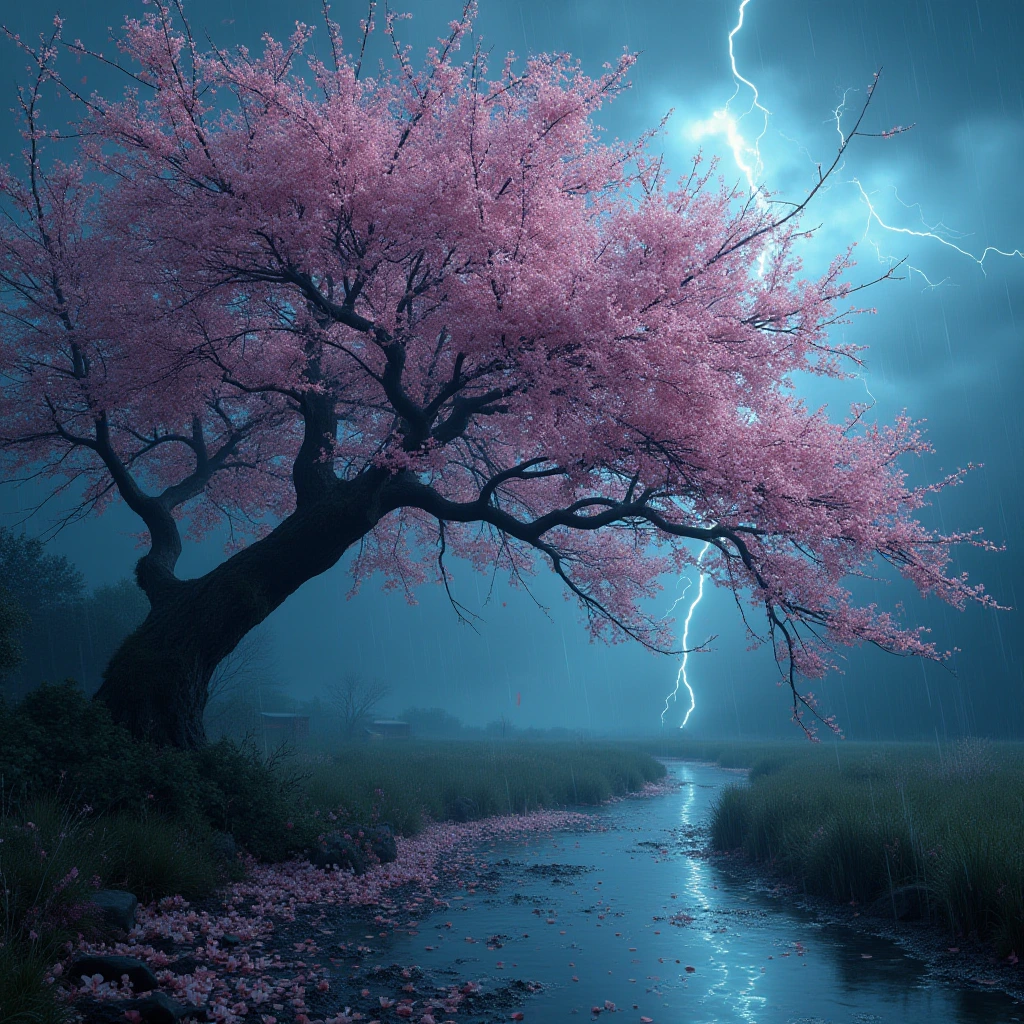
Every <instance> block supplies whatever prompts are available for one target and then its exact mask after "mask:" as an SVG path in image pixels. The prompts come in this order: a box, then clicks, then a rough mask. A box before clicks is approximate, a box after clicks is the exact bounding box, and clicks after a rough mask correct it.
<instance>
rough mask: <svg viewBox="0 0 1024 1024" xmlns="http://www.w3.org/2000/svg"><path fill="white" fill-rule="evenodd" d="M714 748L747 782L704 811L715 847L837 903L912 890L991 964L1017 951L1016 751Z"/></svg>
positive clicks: (1021, 789) (1023, 782) (1020, 918)
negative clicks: (979, 942) (745, 770)
mask: <svg viewBox="0 0 1024 1024" xmlns="http://www.w3.org/2000/svg"><path fill="white" fill-rule="evenodd" d="M722 750H723V752H725V753H726V754H727V759H729V760H731V761H732V762H733V763H734V764H738V765H744V764H745V766H747V767H749V768H750V772H749V784H748V785H745V786H734V787H730V788H729V789H727V790H726V791H725V792H724V793H723V794H722V796H721V798H720V799H719V801H718V803H717V805H716V807H715V810H714V815H713V819H712V843H713V845H714V846H715V847H716V848H717V849H719V850H731V849H737V848H739V849H742V850H743V851H744V852H745V853H746V854H747V856H749V857H750V858H751V859H753V860H754V861H756V862H758V863H761V864H766V865H769V866H771V867H772V868H773V869H775V870H777V871H779V872H781V873H783V874H785V875H787V876H788V877H790V878H792V879H794V880H795V881H796V882H798V883H799V884H800V885H802V886H803V887H804V888H805V889H806V891H808V892H810V893H813V894H816V895H820V896H824V897H827V898H829V899H833V900H836V901H840V902H844V903H849V902H851V901H852V902H854V903H856V904H859V905H864V904H870V903H872V902H873V901H876V900H879V899H880V898H885V897H887V896H891V894H892V893H893V892H894V891H895V890H898V889H900V888H901V887H904V886H913V887H914V889H913V894H914V898H915V899H919V900H920V901H921V902H922V903H923V904H924V907H925V911H926V912H927V913H928V914H929V915H930V916H932V917H933V918H934V919H935V920H936V921H937V922H939V923H942V924H944V925H945V926H947V927H948V928H950V929H951V931H952V932H953V934H954V935H956V936H968V937H972V936H973V937H976V938H979V939H983V940H991V941H992V942H993V943H994V944H995V946H996V948H997V950H998V951H999V952H1000V953H1001V954H1002V955H1006V954H1009V953H1010V952H1017V953H1021V952H1022V951H1024V748H1022V747H1020V746H1016V745H1010V744H994V743H988V742H985V741H979V740H966V741H961V742H959V743H957V744H954V745H951V746H949V747H946V748H938V749H937V748H936V747H933V746H928V745H924V744H920V745H918V744H905V745H899V746H897V745H892V746H889V745H869V744H845V743H844V744H841V745H839V746H838V747H826V746H822V747H811V746H809V745H807V746H800V747H794V748H786V749H783V750H781V751H780V750H779V749H778V748H776V749H775V750H774V751H772V750H768V751H765V750H764V749H753V748H747V749H744V748H743V747H742V746H740V745H736V746H733V747H731V748H728V749H727V748H724V747H723V748H722ZM705 753H707V752H705Z"/></svg>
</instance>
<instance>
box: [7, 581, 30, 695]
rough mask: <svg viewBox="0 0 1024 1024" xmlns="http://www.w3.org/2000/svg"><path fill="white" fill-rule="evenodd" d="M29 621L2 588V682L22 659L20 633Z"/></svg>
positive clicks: (8, 593)
mask: <svg viewBox="0 0 1024 1024" xmlns="http://www.w3.org/2000/svg"><path fill="white" fill-rule="evenodd" d="M0 578H2V577H0ZM27 619H28V617H27V616H26V615H25V613H24V611H22V609H21V606H20V605H19V604H18V603H17V602H16V601H15V600H14V598H13V597H12V596H11V594H10V592H9V591H8V590H6V589H5V588H3V587H0V680H2V679H3V677H4V675H5V674H6V673H7V672H9V671H10V670H11V669H12V668H14V667H15V666H16V665H17V664H18V663H19V662H20V661H21V659H22V652H21V644H20V643H19V641H18V633H19V632H20V630H21V628H22V627H23V626H24V625H25V623H26V621H27Z"/></svg>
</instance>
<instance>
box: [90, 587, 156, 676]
mask: <svg viewBox="0 0 1024 1024" xmlns="http://www.w3.org/2000/svg"><path fill="white" fill-rule="evenodd" d="M148 612H149V601H147V600H146V595H145V594H144V593H143V592H142V591H141V590H140V589H139V585H138V584H137V583H136V582H135V580H132V579H122V580H118V581H117V582H116V583H107V584H104V585H102V586H99V587H97V588H96V589H95V590H94V591H93V592H92V594H90V595H89V597H88V598H86V599H85V600H84V601H83V602H82V611H81V615H80V617H79V618H80V621H79V630H80V631H81V632H82V634H83V636H82V638H81V644H82V646H83V648H84V649H85V651H86V656H85V658H84V659H83V660H84V664H85V671H84V672H83V675H82V678H81V679H80V682H81V683H82V684H83V686H85V687H86V688H87V689H88V690H90V691H93V690H95V689H97V688H98V687H99V685H100V683H101V682H102V676H103V670H104V669H105V668H106V667H107V664H108V662H109V661H110V658H111V656H112V655H113V653H114V652H115V651H116V650H117V649H118V647H120V646H121V644H122V643H124V640H125V638H126V637H127V636H130V635H131V633H133V632H134V631H135V630H136V629H138V628H139V626H141V625H142V623H143V622H144V621H145V619H146V615H147V614H148ZM72 674H73V675H76V673H72Z"/></svg>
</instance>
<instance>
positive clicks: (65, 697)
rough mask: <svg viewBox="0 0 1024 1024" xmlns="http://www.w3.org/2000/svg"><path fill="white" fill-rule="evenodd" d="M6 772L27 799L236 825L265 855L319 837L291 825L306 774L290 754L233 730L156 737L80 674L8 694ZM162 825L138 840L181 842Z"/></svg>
mask: <svg viewBox="0 0 1024 1024" xmlns="http://www.w3.org/2000/svg"><path fill="white" fill-rule="evenodd" d="M0 775H2V776H3V778H4V779H5V782H6V785H7V786H8V787H9V788H10V789H11V790H12V791H13V792H14V794H15V795H17V796H18V797H19V798H20V799H23V800H24V799H32V798H38V797H41V796H43V795H46V794H53V793H60V794H62V796H63V797H64V798H65V799H66V800H68V801H69V802H70V803H71V804H72V805H73V806H76V807H82V806H87V807H89V808H90V813H92V814H99V815H105V814H110V813H115V812H117V813H123V814H125V815H127V817H128V819H132V820H139V821H144V822H146V821H152V822H157V823H158V822H159V821H161V820H165V821H167V822H169V823H172V826H173V828H177V829H178V830H179V831H180V830H181V829H185V830H186V831H187V832H189V833H191V834H193V835H195V836H198V837H199V838H200V840H202V837H203V836H205V835H207V834H208V833H209V832H210V831H211V830H214V831H227V832H231V833H232V834H233V835H234V836H235V837H236V838H237V839H238V841H239V843H240V844H241V845H242V847H243V848H245V849H247V850H248V851H249V852H250V853H252V854H253V855H254V856H257V857H261V858H267V859H280V858H282V857H284V856H287V855H288V854H289V853H293V852H297V851H299V850H301V849H302V848H303V844H304V843H308V841H309V829H303V828H299V829H289V828H288V827H287V823H288V822H289V821H293V820H295V821H298V822H300V823H301V822H303V821H305V818H304V817H303V815H302V813H301V808H297V807H296V804H295V786H296V783H297V778H296V774H295V773H293V772H289V771H288V770H287V769H286V766H285V764H284V763H283V761H282V759H281V758H277V759H273V758H271V759H269V760H268V759H265V758H263V757H262V756H261V755H260V754H259V752H258V751H256V750H255V749H254V748H252V747H241V746H238V745H237V744H234V743H232V742H230V741H228V740H223V741H221V742H219V743H215V744H211V745H210V746H207V747H205V748H203V749H202V750H200V751H196V752H186V751H181V750H175V749H172V748H166V747H164V748H157V747H152V746H150V745H149V744H147V743H144V742H141V741H139V740H136V739H134V738H133V737H132V736H131V735H130V734H129V733H128V732H127V731H126V730H125V729H123V728H122V727H121V726H118V725H116V724H114V722H113V721H112V720H111V718H110V713H109V711H108V709H107V708H106V707H105V706H104V705H103V704H101V703H99V702H97V701H94V700H89V699H88V698H86V697H85V695H84V694H83V693H82V692H81V690H79V689H78V688H77V687H76V686H75V685H74V684H73V683H64V684H62V685H60V686H50V685H45V686H42V687H39V688H38V689H36V690H33V691H32V692H31V693H29V694H28V695H26V697H24V698H23V699H22V701H21V702H20V703H19V704H17V705H10V704H6V703H2V702H0ZM297 812H298V813H297ZM126 820H127V819H126ZM162 827H163V826H161V825H159V824H154V826H153V828H154V830H156V831H155V832H154V837H153V838H152V839H151V840H147V839H146V836H145V835H144V834H143V835H140V836H139V837H138V840H137V844H136V845H137V846H138V848H140V849H141V848H142V847H143V846H144V845H145V844H146V842H150V841H152V842H153V843H155V844H157V845H161V844H162V848H164V849H166V848H169V846H173V843H171V842H170V841H169V840H168V841H167V842H165V838H166V837H167V836H168V835H169V833H168V832H166V830H165V831H164V832H160V829H161V828H162ZM169 827H171V826H169ZM143 831H145V830H143ZM158 833H159V834H158ZM175 856H177V855H175Z"/></svg>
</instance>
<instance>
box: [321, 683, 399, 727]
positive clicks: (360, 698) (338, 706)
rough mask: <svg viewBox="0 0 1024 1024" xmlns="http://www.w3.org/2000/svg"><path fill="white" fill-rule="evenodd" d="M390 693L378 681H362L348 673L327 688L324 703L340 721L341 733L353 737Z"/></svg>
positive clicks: (388, 688) (388, 689)
mask: <svg viewBox="0 0 1024 1024" xmlns="http://www.w3.org/2000/svg"><path fill="white" fill-rule="evenodd" d="M390 693H391V688H390V687H389V686H387V685H386V684H384V683H382V682H381V681H380V680H378V679H370V680H368V679H364V678H363V677H362V676H360V675H357V674H356V673H354V672H350V673H348V674H347V675H344V676H342V677H341V679H339V680H337V681H336V682H333V683H331V684H329V685H328V686H327V688H326V692H325V702H326V703H327V705H328V706H329V707H330V708H331V710H332V711H334V713H335V714H336V715H337V716H338V718H339V719H340V720H341V728H342V732H344V734H345V735H346V736H353V735H355V731H356V729H358V728H359V726H360V725H361V724H362V723H363V722H365V721H366V719H367V718H369V717H370V715H371V713H372V712H373V710H374V709H375V708H376V707H377V705H378V704H380V702H381V701H382V700H384V698H385V697H387V696H388V695H389V694H390Z"/></svg>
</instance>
